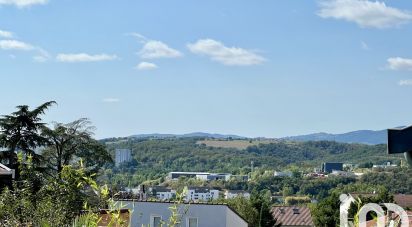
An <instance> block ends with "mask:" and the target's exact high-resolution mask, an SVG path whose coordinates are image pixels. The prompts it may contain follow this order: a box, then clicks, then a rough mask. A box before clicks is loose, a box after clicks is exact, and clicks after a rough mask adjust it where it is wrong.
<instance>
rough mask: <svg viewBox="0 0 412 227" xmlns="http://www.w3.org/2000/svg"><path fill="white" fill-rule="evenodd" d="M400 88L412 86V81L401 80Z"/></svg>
mask: <svg viewBox="0 0 412 227" xmlns="http://www.w3.org/2000/svg"><path fill="white" fill-rule="evenodd" d="M399 85H400V86H412V80H401V81H399Z"/></svg>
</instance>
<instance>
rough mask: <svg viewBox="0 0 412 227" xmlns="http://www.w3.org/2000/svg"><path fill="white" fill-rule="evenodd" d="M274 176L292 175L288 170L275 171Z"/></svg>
mask: <svg viewBox="0 0 412 227" xmlns="http://www.w3.org/2000/svg"><path fill="white" fill-rule="evenodd" d="M273 176H275V177H292V176H293V173H292V172H290V171H275V173H274V174H273Z"/></svg>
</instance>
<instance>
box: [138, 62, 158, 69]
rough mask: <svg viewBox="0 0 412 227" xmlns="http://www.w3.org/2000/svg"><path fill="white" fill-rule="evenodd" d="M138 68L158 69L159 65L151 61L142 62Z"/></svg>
mask: <svg viewBox="0 0 412 227" xmlns="http://www.w3.org/2000/svg"><path fill="white" fill-rule="evenodd" d="M136 68H137V69H138V70H152V69H157V65H156V64H154V63H150V62H145V61H143V62H140V63H139V64H138V65H137V66H136Z"/></svg>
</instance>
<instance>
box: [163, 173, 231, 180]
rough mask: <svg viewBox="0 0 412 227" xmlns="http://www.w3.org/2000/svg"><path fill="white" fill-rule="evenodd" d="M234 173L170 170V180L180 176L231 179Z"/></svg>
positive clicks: (203, 178)
mask: <svg viewBox="0 0 412 227" xmlns="http://www.w3.org/2000/svg"><path fill="white" fill-rule="evenodd" d="M231 176H232V174H230V173H207V172H170V173H169V174H168V176H167V177H168V179H169V180H177V179H179V177H187V178H197V179H199V180H204V181H211V180H224V181H228V180H230V177H231Z"/></svg>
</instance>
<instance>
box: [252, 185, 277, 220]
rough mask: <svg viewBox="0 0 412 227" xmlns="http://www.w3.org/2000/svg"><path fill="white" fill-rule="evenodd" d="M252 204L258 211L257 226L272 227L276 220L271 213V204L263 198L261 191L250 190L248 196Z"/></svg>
mask: <svg viewBox="0 0 412 227" xmlns="http://www.w3.org/2000/svg"><path fill="white" fill-rule="evenodd" d="M250 202H251V204H252V206H253V207H254V208H255V209H256V210H257V211H258V212H259V216H258V222H257V225H256V226H257V227H273V226H275V223H276V220H275V218H274V217H273V214H272V210H271V208H272V206H271V203H270V201H268V200H267V198H266V199H265V197H264V196H262V194H261V193H259V194H258V193H256V192H252V196H251V197H250Z"/></svg>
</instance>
